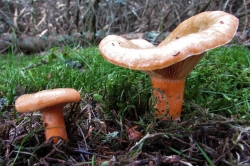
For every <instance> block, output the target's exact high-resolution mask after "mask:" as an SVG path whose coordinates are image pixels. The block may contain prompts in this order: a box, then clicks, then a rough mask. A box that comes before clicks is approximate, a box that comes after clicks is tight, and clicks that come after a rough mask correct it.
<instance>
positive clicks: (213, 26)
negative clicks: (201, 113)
mask: <svg viewBox="0 0 250 166" xmlns="http://www.w3.org/2000/svg"><path fill="white" fill-rule="evenodd" d="M238 24H239V20H238V18H236V17H235V16H233V15H231V14H229V13H226V12H223V11H208V12H203V13H200V14H197V15H195V16H193V17H191V18H189V19H187V20H185V21H183V22H182V23H181V24H180V25H179V26H178V27H177V28H176V29H175V30H174V31H173V32H172V33H170V34H169V35H168V36H167V37H166V39H165V40H163V41H162V42H161V43H160V44H159V45H158V46H156V47H155V46H153V45H152V44H150V43H149V42H147V41H145V40H144V41H143V39H138V40H127V39H125V38H122V37H120V36H115V35H109V36H107V37H105V38H104V39H103V40H102V41H101V42H100V44H99V51H100V53H101V55H102V56H103V57H104V58H105V59H106V60H107V61H109V62H111V63H113V64H115V65H118V66H122V67H126V68H129V69H132V70H140V71H142V72H144V73H147V74H148V75H150V77H151V82H152V86H153V94H154V96H155V97H156V99H157V103H156V105H155V106H154V108H156V111H155V115H156V116H157V118H163V119H166V116H169V117H171V118H172V119H173V120H176V119H178V118H179V117H180V115H181V111H182V102H183V93H184V81H185V78H186V77H187V75H188V74H189V73H190V72H191V71H192V70H193V68H194V67H195V65H196V64H197V63H198V62H199V61H200V60H201V59H202V57H203V56H204V54H205V53H206V51H208V50H211V49H214V48H216V47H219V46H222V45H225V44H227V43H229V42H230V41H231V40H232V38H233V37H234V35H235V33H236V30H237V27H238Z"/></svg>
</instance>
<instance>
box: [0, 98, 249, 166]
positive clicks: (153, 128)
mask: <svg viewBox="0 0 250 166" xmlns="http://www.w3.org/2000/svg"><path fill="white" fill-rule="evenodd" d="M5 109H6V110H9V111H8V113H6V114H3V115H2V116H3V117H4V118H2V120H1V122H0V152H1V156H0V164H1V165H53V166H59V165H75V166H80V165H91V162H92V163H93V164H92V165H102V166H106V165H129V166H139V165H149V166H150V165H174V166H181V165H183V166H184V165H185V166H186V165H210V164H211V163H209V159H210V160H211V162H212V163H214V165H222V166H227V165H249V164H250V157H249V156H250V127H249V124H250V122H249V121H245V120H240V119H237V118H236V117H232V118H230V119H229V118H225V117H222V116H220V115H215V114H209V113H208V112H207V111H206V110H204V109H202V108H199V109H197V110H198V111H196V112H195V113H194V114H193V115H185V113H184V115H183V119H182V121H181V122H172V121H161V120H152V114H150V113H146V114H145V115H140V116H142V119H137V118H135V117H137V116H138V115H136V114H135V113H134V111H131V113H130V114H128V115H126V116H125V117H124V118H122V119H121V118H119V115H118V114H117V112H116V111H115V110H113V111H112V112H111V113H109V114H106V113H105V114H104V112H103V109H102V106H101V105H100V104H98V103H96V102H95V101H93V100H90V101H84V100H82V101H81V103H78V104H75V105H69V106H67V107H66V108H65V120H66V124H67V132H68V137H69V140H68V141H63V140H60V141H59V142H58V143H57V144H53V143H52V140H48V141H45V139H44V128H43V122H42V121H41V114H40V113H39V112H37V113H33V114H15V111H14V108H13V107H12V106H10V107H8V108H5ZM14 117H15V118H14ZM206 157H207V158H208V159H206Z"/></svg>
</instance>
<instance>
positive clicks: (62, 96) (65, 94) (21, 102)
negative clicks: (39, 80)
mask: <svg viewBox="0 0 250 166" xmlns="http://www.w3.org/2000/svg"><path fill="white" fill-rule="evenodd" d="M80 100H81V96H80V93H79V92H78V91H76V90H75V89H72V88H57V89H52V90H43V91H39V92H37V93H34V94H25V95H22V96H20V97H19V98H18V99H17V100H16V102H15V107H16V110H17V111H18V112H22V113H28V112H35V111H40V112H41V113H42V115H43V122H44V127H45V137H46V140H48V139H50V138H52V137H54V138H53V142H54V143H57V142H58V140H59V139H58V138H57V137H59V138H62V139H63V140H65V141H66V140H68V136H67V132H66V126H65V122H64V117H63V108H64V106H65V105H66V104H68V103H73V102H79V101H80Z"/></svg>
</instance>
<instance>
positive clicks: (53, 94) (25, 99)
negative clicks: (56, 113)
mask: <svg viewBox="0 0 250 166" xmlns="http://www.w3.org/2000/svg"><path fill="white" fill-rule="evenodd" d="M80 100H81V96H80V93H79V92H78V91H76V90H75V89H71V88H58V89H53V90H43V91H40V92H37V93H34V94H26V95H23V96H20V97H19V98H18V99H17V100H16V102H15V107H16V110H17V111H18V112H34V111H38V110H42V109H44V108H48V107H52V106H55V105H59V104H65V105H66V104H67V103H73V102H79V101H80Z"/></svg>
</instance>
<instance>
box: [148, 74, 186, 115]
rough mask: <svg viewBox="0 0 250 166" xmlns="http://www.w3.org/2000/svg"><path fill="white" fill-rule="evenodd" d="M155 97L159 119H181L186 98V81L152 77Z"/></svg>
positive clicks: (156, 113) (156, 112)
mask: <svg viewBox="0 0 250 166" xmlns="http://www.w3.org/2000/svg"><path fill="white" fill-rule="evenodd" d="M151 82H152V86H153V95H154V96H155V97H156V100H157V103H156V105H155V106H154V108H155V109H156V111H155V115H156V117H157V118H160V119H163V120H166V119H167V117H166V116H169V117H171V118H172V119H173V120H177V119H178V118H180V115H181V112H182V103H183V96H184V88H185V80H184V79H179V80H169V79H163V78H158V77H151Z"/></svg>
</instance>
